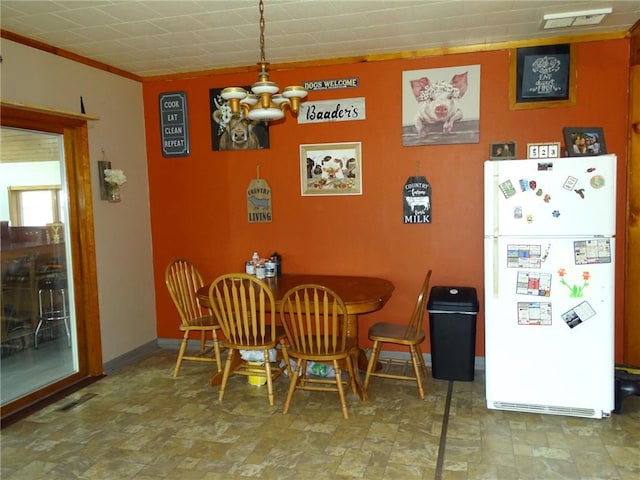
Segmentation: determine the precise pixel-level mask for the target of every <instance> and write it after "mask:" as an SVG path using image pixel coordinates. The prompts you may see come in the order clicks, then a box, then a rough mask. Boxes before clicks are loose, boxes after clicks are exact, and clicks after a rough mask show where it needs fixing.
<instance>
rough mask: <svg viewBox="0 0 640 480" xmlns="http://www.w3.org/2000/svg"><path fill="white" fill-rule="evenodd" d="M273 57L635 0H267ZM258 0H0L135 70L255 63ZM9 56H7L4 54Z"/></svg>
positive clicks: (613, 28) (465, 39)
mask: <svg viewBox="0 0 640 480" xmlns="http://www.w3.org/2000/svg"><path fill="white" fill-rule="evenodd" d="M602 7H612V8H613V13H612V14H610V15H607V16H606V17H605V18H604V20H603V22H602V23H601V24H599V25H585V26H579V27H569V28H555V29H548V30H545V29H543V28H542V25H543V15H544V14H550V13H560V12H569V11H581V10H589V9H593V8H602ZM264 17H265V24H266V27H265V53H266V59H267V61H269V62H271V63H272V64H285V63H296V62H304V61H314V60H315V61H318V60H320V59H335V58H344V57H370V56H374V55H381V54H397V53H401V52H420V51H427V50H432V49H446V48H451V47H463V46H469V45H483V44H494V43H498V44H499V43H502V42H513V41H523V40H532V39H539V40H541V41H544V39H550V38H554V37H559V36H562V37H566V36H572V35H588V34H602V33H612V32H625V31H628V30H630V29H631V27H632V26H633V25H634V24H635V23H636V22H637V21H638V19H640V2H639V1H626V0H619V1H524V0H522V1H521V0H484V1H482V0H475V1H469V0H440V1H435V0H395V1H394V0H389V1H382V0H366V1H365V0H265V8H264ZM259 18H260V12H259V9H258V1H257V0H179V1H170V0H167V1H129V0H123V1H109V0H74V1H68V0H60V1H24V0H2V1H1V2H0V25H1V27H2V29H3V30H6V31H8V32H11V33H15V34H19V35H22V36H24V37H27V38H29V39H32V40H36V41H38V42H42V43H45V44H47V45H50V46H53V47H56V48H58V49H63V50H66V51H69V52H72V53H74V54H77V55H80V56H83V57H87V58H89V59H92V60H94V61H97V62H100V63H103V64H106V65H109V66H111V67H115V68H117V69H120V70H122V71H125V72H128V73H130V74H133V75H135V76H138V77H153V76H160V75H172V74H181V73H186V72H201V71H207V70H218V69H225V68H233V67H246V66H251V65H255V63H256V62H257V61H259V60H260V45H259V34H260V31H259ZM5 60H6V59H5Z"/></svg>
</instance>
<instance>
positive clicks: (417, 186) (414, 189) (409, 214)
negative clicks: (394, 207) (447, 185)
mask: <svg viewBox="0 0 640 480" xmlns="http://www.w3.org/2000/svg"><path fill="white" fill-rule="evenodd" d="M402 216H403V223H431V185H429V182H428V181H427V178H426V177H409V178H408V179H407V182H406V183H405V184H404V187H403V189H402Z"/></svg>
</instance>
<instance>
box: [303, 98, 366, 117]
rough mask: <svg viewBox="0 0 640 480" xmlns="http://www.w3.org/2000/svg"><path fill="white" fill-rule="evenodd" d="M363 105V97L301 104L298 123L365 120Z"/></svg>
mask: <svg viewBox="0 0 640 480" xmlns="http://www.w3.org/2000/svg"><path fill="white" fill-rule="evenodd" d="M364 105H365V102H364V97H358V98H339V99H336V100H320V101H317V102H303V103H301V104H300V111H299V112H298V123H327V122H348V121H351V120H364V119H365V118H366V116H365V109H364Z"/></svg>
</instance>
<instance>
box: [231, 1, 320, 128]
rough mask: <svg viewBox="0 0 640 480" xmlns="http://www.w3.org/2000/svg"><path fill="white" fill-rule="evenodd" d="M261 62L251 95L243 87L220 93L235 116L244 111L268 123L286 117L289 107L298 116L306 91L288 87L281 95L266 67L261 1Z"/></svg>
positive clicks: (247, 116) (248, 115)
mask: <svg viewBox="0 0 640 480" xmlns="http://www.w3.org/2000/svg"><path fill="white" fill-rule="evenodd" d="M259 7H260V62H258V81H257V82H256V83H254V84H253V86H252V87H251V93H249V92H247V91H246V90H245V89H244V88H242V87H227V88H225V89H224V90H222V92H221V94H220V95H221V96H222V98H223V99H224V100H226V101H227V102H228V104H229V106H230V108H231V113H232V114H239V113H240V112H241V111H242V113H243V114H244V116H245V117H246V118H248V119H249V120H257V121H262V122H269V121H272V120H280V119H281V118H283V117H284V112H285V110H286V109H287V108H289V109H290V110H291V113H293V114H294V115H297V114H298V109H299V108H300V101H301V100H302V99H303V98H305V97H306V96H307V91H306V90H305V89H304V88H303V87H300V86H292V87H286V88H285V89H284V90H283V91H282V93H281V94H280V93H278V91H279V90H280V87H279V86H278V84H276V83H274V82H271V81H269V73H268V72H267V67H268V66H269V63H268V62H267V61H266V60H265V55H264V3H263V0H260V4H259Z"/></svg>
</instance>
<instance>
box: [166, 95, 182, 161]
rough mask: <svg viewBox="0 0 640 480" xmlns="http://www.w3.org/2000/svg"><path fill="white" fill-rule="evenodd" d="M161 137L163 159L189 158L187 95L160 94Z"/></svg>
mask: <svg viewBox="0 0 640 480" xmlns="http://www.w3.org/2000/svg"><path fill="white" fill-rule="evenodd" d="M160 136H161V138H162V156H163V157H188V156H189V120H188V117H187V94H186V93H185V92H171V93H162V94H160Z"/></svg>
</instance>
